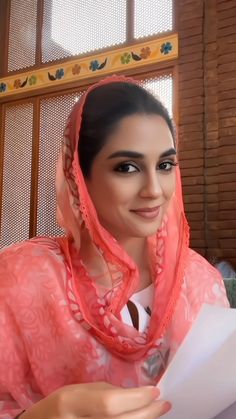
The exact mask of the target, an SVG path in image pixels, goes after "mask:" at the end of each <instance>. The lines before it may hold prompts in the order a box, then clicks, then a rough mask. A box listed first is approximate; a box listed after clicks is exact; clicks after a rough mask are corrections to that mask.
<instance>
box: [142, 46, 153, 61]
mask: <svg viewBox="0 0 236 419" xmlns="http://www.w3.org/2000/svg"><path fill="white" fill-rule="evenodd" d="M150 55H151V50H150V48H149V47H144V48H142V49H141V52H140V57H141V58H143V60H145V59H146V58H148V57H149V56H150Z"/></svg>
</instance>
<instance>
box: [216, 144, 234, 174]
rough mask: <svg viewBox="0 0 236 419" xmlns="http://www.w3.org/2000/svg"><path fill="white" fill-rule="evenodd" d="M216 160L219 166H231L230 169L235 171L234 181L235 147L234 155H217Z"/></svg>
mask: <svg viewBox="0 0 236 419" xmlns="http://www.w3.org/2000/svg"><path fill="white" fill-rule="evenodd" d="M218 160H219V164H220V165H221V166H222V165H224V164H227V165H228V164H230V165H231V168H234V169H235V171H234V173H235V179H236V147H235V150H234V154H223V155H222V154H220V153H219V157H218Z"/></svg>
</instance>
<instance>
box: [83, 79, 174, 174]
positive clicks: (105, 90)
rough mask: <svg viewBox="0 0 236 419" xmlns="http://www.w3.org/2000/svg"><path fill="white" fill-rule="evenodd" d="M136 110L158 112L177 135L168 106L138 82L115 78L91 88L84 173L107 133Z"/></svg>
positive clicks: (85, 125) (87, 103) (85, 113)
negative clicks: (118, 80) (120, 80)
mask: <svg viewBox="0 0 236 419" xmlns="http://www.w3.org/2000/svg"><path fill="white" fill-rule="evenodd" d="M134 114H147V115H150V114H156V115H159V116H161V117H162V118H163V119H164V120H165V121H166V123H167V125H168V127H169V128H170V131H171V133H172V136H173V138H174V127H173V124H172V120H171V118H170V116H169V114H168V111H167V109H166V108H165V107H164V106H163V104H162V103H161V102H160V101H159V100H158V99H156V98H155V97H154V96H153V95H152V94H151V93H149V92H148V91H147V90H145V89H144V88H143V87H141V86H140V85H137V84H133V83H129V82H112V83H109V84H105V85H103V86H98V87H97V88H95V89H94V90H92V91H91V92H90V93H89V94H88V96H87V98H86V100H85V104H84V109H83V114H82V123H81V128H80V134H79V146H78V151H79V160H80V166H81V169H82V172H83V175H84V176H85V177H87V178H88V177H89V176H90V173H91V166H92V163H93V161H94V159H95V157H96V155H97V154H98V153H99V151H100V150H101V149H102V147H103V145H104V143H105V141H106V139H107V137H108V136H109V135H110V134H111V133H112V132H113V131H114V129H115V127H116V126H117V124H118V123H119V122H120V121H121V119H122V118H124V117H126V116H130V115H134Z"/></svg>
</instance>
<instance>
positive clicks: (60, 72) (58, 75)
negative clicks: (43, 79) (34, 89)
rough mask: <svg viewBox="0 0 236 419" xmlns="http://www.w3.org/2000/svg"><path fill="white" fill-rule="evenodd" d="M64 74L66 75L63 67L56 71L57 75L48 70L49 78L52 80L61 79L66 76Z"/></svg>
mask: <svg viewBox="0 0 236 419" xmlns="http://www.w3.org/2000/svg"><path fill="white" fill-rule="evenodd" d="M64 75H65V72H64V70H63V68H58V69H57V71H56V73H55V76H54V75H53V74H51V73H49V71H48V78H49V80H51V81H55V80H60V79H62V78H63V77H64Z"/></svg>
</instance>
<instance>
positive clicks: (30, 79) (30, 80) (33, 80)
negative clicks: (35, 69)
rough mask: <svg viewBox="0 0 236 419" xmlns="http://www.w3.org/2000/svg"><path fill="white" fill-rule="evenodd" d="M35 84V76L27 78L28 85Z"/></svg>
mask: <svg viewBox="0 0 236 419" xmlns="http://www.w3.org/2000/svg"><path fill="white" fill-rule="evenodd" d="M36 82H37V77H36V76H35V75H32V76H31V77H30V78H29V85H30V86H32V85H33V84H36Z"/></svg>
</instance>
